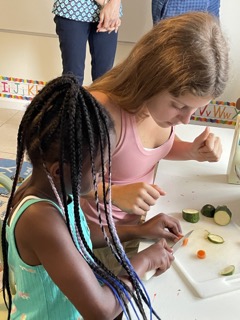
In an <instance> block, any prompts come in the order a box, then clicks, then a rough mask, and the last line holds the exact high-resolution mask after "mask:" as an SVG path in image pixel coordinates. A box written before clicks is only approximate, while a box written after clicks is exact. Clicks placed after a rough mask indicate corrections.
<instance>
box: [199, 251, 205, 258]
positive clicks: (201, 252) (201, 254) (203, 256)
mask: <svg viewBox="0 0 240 320" xmlns="http://www.w3.org/2000/svg"><path fill="white" fill-rule="evenodd" d="M197 257H198V258H199V259H205V258H206V251H204V250H198V252H197Z"/></svg>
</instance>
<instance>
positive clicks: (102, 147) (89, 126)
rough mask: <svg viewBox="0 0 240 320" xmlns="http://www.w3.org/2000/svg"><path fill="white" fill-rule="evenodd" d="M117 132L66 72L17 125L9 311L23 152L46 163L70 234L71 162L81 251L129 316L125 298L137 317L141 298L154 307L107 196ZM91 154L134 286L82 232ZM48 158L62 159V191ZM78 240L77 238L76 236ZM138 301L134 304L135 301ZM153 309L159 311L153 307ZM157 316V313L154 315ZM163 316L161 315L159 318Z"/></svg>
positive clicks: (119, 255) (6, 288)
mask: <svg viewBox="0 0 240 320" xmlns="http://www.w3.org/2000/svg"><path fill="white" fill-rule="evenodd" d="M112 132H114V124H113V121H112V119H111V117H110V115H109V114H108V112H107V111H106V110H105V109H104V108H103V107H102V106H101V105H100V104H99V103H98V102H97V101H96V100H95V99H94V97H93V96H92V95H91V94H90V93H89V92H88V91H87V90H85V89H84V88H83V87H81V86H80V85H79V83H78V81H77V80H76V78H75V77H74V76H70V75H66V76H62V77H59V78H56V79H54V80H52V81H50V82H49V83H48V84H47V85H46V86H45V87H44V88H43V89H42V90H41V91H40V92H39V94H38V95H36V97H35V98H34V99H33V100H32V102H31V103H30V105H29V107H28V108H27V110H26V112H25V114H24V116H23V118H22V121H21V123H20V126H19V131H18V139H17V142H18V143H17V157H16V174H15V177H14V181H13V188H12V191H11V194H10V198H9V201H8V205H7V210H6V216H5V219H4V221H3V232H2V247H3V260H4V261H3V263H4V273H3V297H4V301H5V304H6V306H7V308H8V310H9V314H8V318H9V317H10V311H11V304H12V298H11V291H10V285H9V266H8V259H7V255H8V253H7V251H8V250H7V241H6V225H7V221H8V218H9V215H10V210H11V207H12V201H13V196H14V193H15V191H16V186H17V181H18V177H19V174H20V170H21V166H22V162H23V159H24V154H25V152H26V153H27V154H28V157H29V159H30V161H31V163H32V164H33V166H43V167H44V168H45V171H46V174H47V175H48V178H49V182H50V184H51V186H52V188H53V191H54V193H55V195H56V197H57V199H58V201H59V205H60V207H61V208H62V210H63V213H64V215H65V219H66V223H67V227H68V230H69V232H70V234H71V235H72V238H73V234H72V230H71V228H70V218H69V213H68V195H67V194H66V188H65V181H64V174H63V172H64V170H63V166H64V163H68V164H69V167H70V170H71V182H72V199H73V205H74V220H75V231H76V233H77V237H78V244H79V248H80V249H79V251H80V253H81V254H82V256H83V257H84V259H85V260H86V262H87V263H88V265H89V266H90V268H91V269H92V270H93V272H94V273H95V275H96V277H97V279H98V280H99V281H100V282H102V283H105V284H106V285H108V286H109V287H110V288H111V290H112V292H113V293H114V295H115V296H116V298H117V299H118V301H119V303H120V305H121V306H122V308H123V311H124V313H125V315H126V317H127V318H128V319H131V316H130V311H129V309H128V304H127V301H129V302H130V305H131V306H132V307H133V309H134V312H135V314H136V315H137V317H138V319H139V313H140V317H141V318H142V319H147V316H146V314H145V311H144V308H143V303H142V301H144V302H145V303H146V304H147V305H148V307H149V308H150V314H151V317H152V308H151V303H150V300H149V298H148V295H147V293H146V291H145V288H144V286H143V284H142V283H141V280H140V279H139V278H138V276H137V274H136V272H135V271H134V269H133V267H132V265H131V263H130V261H129V260H128V258H127V257H126V254H125V252H124V250H123V247H122V245H121V242H120V240H119V238H118V235H117V232H116V228H115V225H114V222H113V219H112V215H111V201H110V204H109V205H108V204H107V201H106V196H105V195H106V189H107V188H106V183H105V176H104V154H105V152H106V150H107V151H108V162H107V167H108V172H109V177H108V178H109V180H108V182H109V187H110V195H111V141H110V134H111V133H112ZM99 154H100V156H101V166H102V167H101V172H102V177H103V195H104V206H105V215H106V219H107V224H108V229H109V233H110V237H111V240H110V239H109V238H108V236H107V234H106V232H105V231H104V227H103V225H102V223H101V214H102V213H101V212H100V209H99V199H98V192H97V178H96V175H97V172H96V168H95V159H96V156H97V155H99ZM86 159H89V160H90V164H91V170H92V176H93V185H94V189H95V200H96V206H97V210H98V213H99V222H100V227H101V230H102V231H103V233H104V238H105V240H106V241H107V244H108V245H109V246H110V247H111V249H112V251H113V253H114V255H115V257H116V259H117V260H118V261H119V263H120V264H121V265H122V266H123V267H124V268H125V270H126V271H127V273H128V276H129V280H130V281H131V283H132V286H133V289H134V290H130V288H129V287H128V286H127V285H126V284H125V283H124V282H123V281H121V280H120V279H119V278H118V277H116V276H115V275H114V274H113V273H112V272H111V271H110V270H108V269H107V268H106V267H105V266H104V264H103V263H102V262H101V261H99V260H98V259H97V258H96V257H95V255H94V254H93V252H92V250H91V248H90V247H89V245H88V244H87V241H86V239H85V237H84V234H83V229H82V224H81V219H80V207H79V197H80V193H81V181H82V175H83V172H82V171H83V162H84V161H85V160H86ZM47 161H50V162H51V161H52V162H54V161H59V170H60V184H61V193H62V197H61V199H63V200H60V196H59V195H58V192H57V190H56V187H55V186H54V183H53V180H52V178H51V176H50V174H49V173H48V172H47V169H46V167H45V163H46V162H47ZM73 241H74V238H73ZM132 299H133V301H134V302H135V305H136V307H137V308H136V307H135V306H134V305H133V303H132ZM153 313H154V312H153ZM154 314H155V313H154ZM155 315H156V314H155ZM156 317H157V318H158V316H157V315H156ZM158 319H159V318H158Z"/></svg>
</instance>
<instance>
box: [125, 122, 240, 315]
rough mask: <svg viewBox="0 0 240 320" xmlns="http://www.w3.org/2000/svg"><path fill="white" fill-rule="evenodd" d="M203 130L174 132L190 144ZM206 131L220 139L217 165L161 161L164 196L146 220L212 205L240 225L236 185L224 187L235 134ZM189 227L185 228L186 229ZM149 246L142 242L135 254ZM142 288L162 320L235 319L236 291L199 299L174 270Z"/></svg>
mask: <svg viewBox="0 0 240 320" xmlns="http://www.w3.org/2000/svg"><path fill="white" fill-rule="evenodd" d="M203 130H204V127H203V126H198V125H187V126H182V125H181V126H177V128H176V133H177V134H178V136H179V137H180V138H181V139H183V140H187V141H192V140H193V139H194V138H195V137H196V136H197V135H199V134H200V133H201V132H202V131H203ZM211 131H212V132H214V133H215V134H216V135H218V136H219V137H220V138H221V141H222V145H223V154H222V157H221V160H220V161H219V162H217V163H208V162H201V163H200V162H196V161H167V160H162V161H161V162H160V164H159V167H158V170H157V175H156V181H155V183H156V184H158V185H159V186H161V188H163V189H164V190H165V191H166V192H167V195H166V196H164V197H161V198H160V199H159V200H158V202H157V204H156V205H155V206H154V207H152V208H151V210H150V211H149V213H148V214H147V219H149V218H150V217H152V216H154V215H156V214H157V213H159V212H164V213H167V214H172V215H176V216H179V212H181V211H182V209H183V208H195V209H198V210H200V209H201V208H202V206H203V205H204V204H206V203H211V204H213V205H214V206H217V205H220V204H226V205H227V206H228V207H229V208H230V209H231V211H232V213H233V219H232V220H233V221H235V222H236V223H237V224H238V225H240V209H239V207H240V185H234V184H229V183H228V182H227V175H226V172H227V166H228V160H229V155H230V150H231V145H232V140H233V134H234V130H233V129H229V128H219V127H212V128H211ZM194 225H195V224H194ZM192 226H193V224H191V223H189V229H190V228H191V227H192ZM222 228H224V227H222ZM186 231H188V230H186ZM189 240H190V239H189ZM148 245H149V243H146V242H142V243H141V244H140V248H139V250H142V249H144V248H145V247H147V246H148ZM238 269H240V265H239V266H238ZM144 283H145V286H146V289H147V291H148V294H149V297H150V299H151V301H152V305H153V308H154V309H155V311H157V313H158V315H159V316H160V317H161V319H162V320H226V319H228V320H239V319H240V290H233V291H232V292H228V293H224V294H218V295H214V296H211V297H208V298H201V297H199V295H197V294H196V292H195V291H194V290H193V288H192V287H191V286H190V285H189V282H188V281H186V278H185V277H184V276H183V275H182V274H181V273H179V270H178V268H176V267H174V266H171V268H170V269H169V270H167V271H166V272H165V273H164V274H162V275H160V276H159V277H153V278H151V279H150V280H148V281H147V282H144ZM124 319H125V318H124ZM133 319H136V316H135V315H133Z"/></svg>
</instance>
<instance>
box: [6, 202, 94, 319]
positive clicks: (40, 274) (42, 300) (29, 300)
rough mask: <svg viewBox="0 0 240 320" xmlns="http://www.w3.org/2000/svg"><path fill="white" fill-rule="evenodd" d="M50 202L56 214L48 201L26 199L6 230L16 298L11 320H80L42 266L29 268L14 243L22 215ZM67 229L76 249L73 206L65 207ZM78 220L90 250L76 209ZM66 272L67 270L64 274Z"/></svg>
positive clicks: (84, 222) (89, 240)
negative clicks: (69, 228)
mask: <svg viewBox="0 0 240 320" xmlns="http://www.w3.org/2000/svg"><path fill="white" fill-rule="evenodd" d="M39 201H48V202H51V203H52V204H53V205H54V206H55V207H57V209H58V210H59V212H60V214H62V211H61V209H60V208H59V207H58V206H57V205H56V204H55V203H54V202H52V201H50V200H47V199H40V198H37V197H34V196H28V197H26V198H25V199H23V200H22V201H21V203H20V204H19V205H18V207H17V208H16V210H15V211H14V213H13V216H12V219H11V224H10V226H7V241H8V261H9V266H10V268H11V269H12V271H13V274H14V278H15V283H16V294H15V295H14V297H13V303H12V310H11V320H16V319H18V320H20V319H21V320H40V319H41V320H80V319H83V318H82V317H81V315H80V314H79V312H78V311H77V310H76V308H75V307H74V306H73V304H72V303H71V302H70V301H69V300H68V298H67V297H66V296H65V295H64V294H63V293H62V291H61V290H60V289H59V288H58V287H57V286H56V285H55V283H54V282H53V281H52V279H51V278H50V277H49V275H48V273H47V271H46V270H45V269H44V268H43V266H42V265H39V266H30V265H28V264H26V263H25V262H24V261H23V260H22V259H21V257H20V256H19V254H18V250H17V247H16V242H15V236H14V234H15V232H14V230H15V226H16V223H17V221H18V219H19V218H20V217H21V215H22V214H23V212H24V211H25V210H26V208H28V207H29V206H30V205H32V204H33V203H36V202H39ZM68 212H69V213H70V214H69V216H70V226H71V230H72V231H73V238H74V241H75V243H76V245H77V247H78V249H79V250H80V248H79V243H78V241H77V235H76V232H75V226H74V215H73V214H71V213H73V202H71V203H70V204H69V205H68ZM80 218H81V223H82V228H83V232H84V236H85V239H86V241H87V243H88V245H89V246H90V248H91V249H92V243H91V239H90V231H89V228H88V225H87V222H86V219H85V216H84V214H83V212H82V210H81V209H80ZM66 272H68V270H66Z"/></svg>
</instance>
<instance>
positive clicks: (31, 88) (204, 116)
mask: <svg viewBox="0 0 240 320" xmlns="http://www.w3.org/2000/svg"><path fill="white" fill-rule="evenodd" d="M46 83H47V82H46V81H38V80H28V79H21V78H16V77H4V76H1V75H0V99H1V98H3V99H11V100H12V101H16V100H19V101H20V100H21V101H31V100H32V99H33V97H34V96H35V95H36V94H37V92H38V91H39V90H41V89H42V88H43V87H44V86H45V85H46ZM238 114H240V110H238V109H237V108H236V103H235V102H224V101H217V100H216V101H215V100H213V101H211V102H210V103H209V104H208V105H206V106H204V107H202V108H200V109H198V110H197V111H196V112H195V113H194V114H193V115H192V117H191V121H190V123H192V124H201V125H210V126H220V127H221V126H222V127H229V128H233V127H235V125H236V118H237V115H238Z"/></svg>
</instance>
